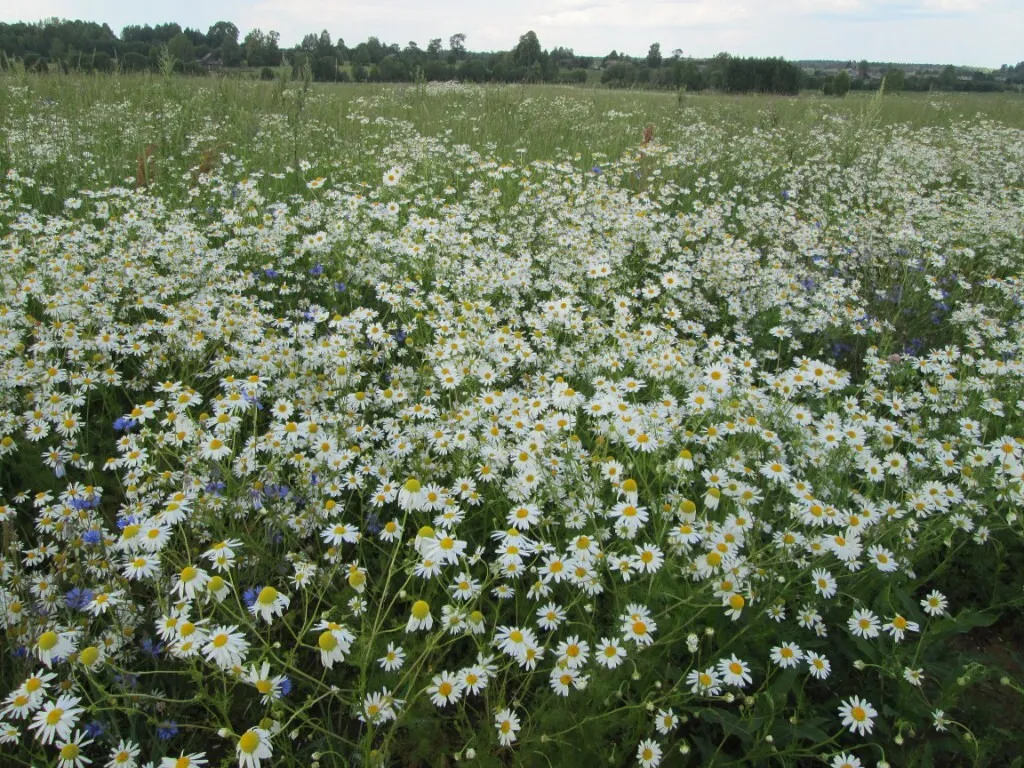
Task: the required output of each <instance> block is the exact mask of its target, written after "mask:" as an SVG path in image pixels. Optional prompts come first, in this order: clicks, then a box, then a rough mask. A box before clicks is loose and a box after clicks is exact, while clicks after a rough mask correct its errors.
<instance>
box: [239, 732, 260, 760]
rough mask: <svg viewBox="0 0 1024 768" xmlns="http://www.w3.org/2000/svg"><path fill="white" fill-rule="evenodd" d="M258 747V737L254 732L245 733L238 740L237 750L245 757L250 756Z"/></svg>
mask: <svg viewBox="0 0 1024 768" xmlns="http://www.w3.org/2000/svg"><path fill="white" fill-rule="evenodd" d="M259 745H260V737H259V734H258V733H256V731H252V730H249V731H246V732H245V733H243V734H242V738H240V739H239V740H238V748H239V749H240V750H241V751H242V752H244V753H245V754H247V755H251V754H252V753H253V752H255V751H256V749H257V747H259Z"/></svg>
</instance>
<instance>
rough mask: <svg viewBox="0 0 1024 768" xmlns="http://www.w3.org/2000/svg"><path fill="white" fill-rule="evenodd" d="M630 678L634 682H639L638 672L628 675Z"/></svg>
mask: <svg viewBox="0 0 1024 768" xmlns="http://www.w3.org/2000/svg"><path fill="white" fill-rule="evenodd" d="M630 677H632V678H633V679H634V680H639V679H640V673H639V672H634V673H633V674H632V675H630Z"/></svg>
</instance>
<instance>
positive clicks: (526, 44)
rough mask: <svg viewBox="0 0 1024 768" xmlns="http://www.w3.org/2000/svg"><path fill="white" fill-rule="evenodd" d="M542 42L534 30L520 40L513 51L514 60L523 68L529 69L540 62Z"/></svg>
mask: <svg viewBox="0 0 1024 768" xmlns="http://www.w3.org/2000/svg"><path fill="white" fill-rule="evenodd" d="M540 53H541V48H540V40H538V39H537V33H536V32H534V31H533V30H532V29H531V30H530V31H529V32H527V33H526V34H525V35H523V36H522V37H520V38H519V43H518V44H517V45H516V47H515V48H514V49H513V50H512V60H513V61H514V62H515V63H516V64H517V65H518V66H521V67H529V66H530V65H532V64H535V63H537V61H539V60H540Z"/></svg>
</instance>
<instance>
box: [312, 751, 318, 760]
mask: <svg viewBox="0 0 1024 768" xmlns="http://www.w3.org/2000/svg"><path fill="white" fill-rule="evenodd" d="M310 757H311V758H313V760H319V759H320V753H319V752H314V753H313V754H312V755H310Z"/></svg>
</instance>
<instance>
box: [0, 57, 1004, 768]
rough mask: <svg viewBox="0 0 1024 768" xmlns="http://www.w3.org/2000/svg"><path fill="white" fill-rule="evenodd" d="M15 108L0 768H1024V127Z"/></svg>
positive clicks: (6, 153)
mask: <svg viewBox="0 0 1024 768" xmlns="http://www.w3.org/2000/svg"><path fill="white" fill-rule="evenodd" d="M0 87H2V91H0V121H2V125H3V136H4V139H5V142H4V144H3V145H2V146H0V165H2V171H3V174H4V175H3V178H2V180H0V227H2V228H0V237H2V241H0V259H2V262H0V533H2V552H0V630H2V635H0V637H2V638H3V639H2V642H0V649H2V652H3V657H2V661H0V697H2V698H0V754H2V755H3V757H2V760H0V762H2V763H3V764H4V765H5V766H7V765H11V766H14V765H23V766H28V765H40V766H41V765H56V766H60V768H82V766H86V765H93V766H109V767H110V768H116V767H117V766H121V767H124V768H128V767H132V766H143V765H147V766H159V767H160V768H193V767H194V766H204V765H208V766H226V765H236V764H237V765H238V766H240V768H255V767H259V766H269V765H297V764H303V765H311V766H335V765H338V766H347V765H352V766H355V765H359V766H392V765H393V766H415V765H431V766H433V765H437V766H452V765H454V764H455V763H456V762H458V763H464V764H466V765H478V766H492V765H503V766H512V765H523V766H545V765H547V766H574V765H588V766H593V765H597V764H602V765H616V766H618V765H621V766H627V765H629V766H632V765H639V766H643V767H644V768H652V767H653V766H657V765H659V764H661V765H669V766H675V765H701V766H704V765H727V764H732V765H750V766H755V765H793V766H804V765H808V766H809V765H828V766H832V768H841V767H843V768H845V767H847V766H849V767H856V766H883V765H893V766H902V765H922V766H923V765H997V764H1009V761H1010V760H1011V759H1012V758H1013V757H1016V756H1017V755H1018V754H1020V751H1021V749H1024V742H1022V738H1024V737H1022V735H1021V734H1022V733H1024V721H1022V719H1021V717H1020V715H1019V713H1020V711H1021V709H1022V704H1024V701H1022V696H1024V687H1022V685H1024V683H1022V677H1021V674H1020V672H1021V668H1020V666H1019V662H1020V641H1021V638H1022V637H1024V623H1022V621H1021V619H1020V618H1019V616H1020V609H1021V607H1022V605H1024V591H1022V590H1024V538H1022V537H1024V520H1022V518H1021V517H1020V513H1019V509H1020V507H1021V505H1022V503H1024V418H1022V414H1024V359H1022V352H1024V348H1022V336H1024V130H1022V126H1024V112H1022V105H1021V104H1020V102H1013V101H997V100H996V98H995V97H993V98H992V99H989V100H984V99H976V100H968V99H960V100H958V99H956V98H953V97H943V98H941V99H940V98H932V97H921V98H920V99H918V100H916V101H915V100H911V99H892V98H885V99H881V98H875V99H861V100H848V101H847V102H844V103H843V104H842V105H836V104H834V103H826V102H823V101H820V100H815V99H813V98H812V99H806V98H805V99H802V100H797V99H793V100H773V99H753V98H751V99H739V100H724V99H715V98H714V97H708V98H699V99H688V98H685V97H678V98H677V97H676V96H675V95H672V96H664V95H657V94H655V95H651V94H646V95H631V94H606V93H599V92H598V93H594V92H591V93H588V92H584V91H578V92H575V91H563V90H557V89H551V90H544V89H536V90H529V89H528V90H524V89H519V88H503V89H499V88H468V87H454V86H431V87H429V88H426V87H418V88H413V87H410V88H406V89H379V90H373V89H370V88H365V89H364V88H354V87H353V88H348V89H324V90H317V89H314V88H312V87H311V86H309V84H308V83H302V82H301V81H299V82H297V83H290V84H288V83H285V82H281V83H277V84H255V83H253V84H246V83H240V82H235V81H222V82H219V83H218V82H216V81H211V82H206V83H201V84H197V83H189V82H187V81H177V80H166V81H165V80H161V79H158V78H152V79H150V78H146V79H138V80H135V79H131V78H121V79H115V78H97V79H87V78H78V79H76V78H67V79H65V80H48V79H45V78H44V79H39V80H33V79H31V78H27V77H23V76H22V77H18V76H7V77H6V79H3V80H0ZM1000 98H1003V97H1000ZM1004 761H1005V762H1004ZM1018 762H1019V758H1018Z"/></svg>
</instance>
